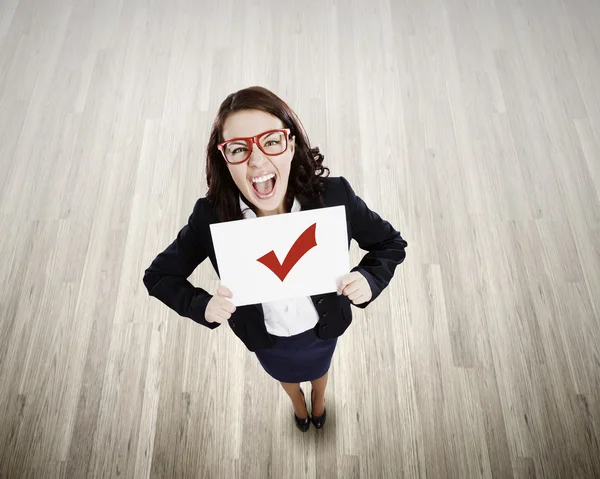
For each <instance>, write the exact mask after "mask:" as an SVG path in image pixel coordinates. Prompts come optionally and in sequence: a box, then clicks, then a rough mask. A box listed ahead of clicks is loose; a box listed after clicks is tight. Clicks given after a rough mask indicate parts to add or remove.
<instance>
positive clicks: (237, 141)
mask: <svg viewBox="0 0 600 479" xmlns="http://www.w3.org/2000/svg"><path fill="white" fill-rule="evenodd" d="M280 129H281V128H269V129H268V130H265V131H263V132H261V133H258V135H262V134H263V133H266V132H267V131H268V132H270V133H271V134H273V133H277V132H276V131H271V130H280ZM245 138H250V137H248V136H247V137H245ZM229 141H231V143H232V144H235V143H240V144H245V142H244V141H242V140H234V141H232V140H223V142H229Z"/></svg>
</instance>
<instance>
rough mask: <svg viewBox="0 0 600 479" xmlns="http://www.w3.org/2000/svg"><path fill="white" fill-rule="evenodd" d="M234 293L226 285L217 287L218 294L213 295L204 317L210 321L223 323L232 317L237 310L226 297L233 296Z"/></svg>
mask: <svg viewBox="0 0 600 479" xmlns="http://www.w3.org/2000/svg"><path fill="white" fill-rule="evenodd" d="M232 296H233V294H232V293H231V291H229V289H227V288H226V287H225V286H223V285H220V286H219V287H218V288H217V294H216V295H215V296H213V297H212V298H211V299H210V301H209V302H208V305H207V306H206V312H205V313H204V317H205V318H206V321H208V322H209V323H222V322H223V321H227V320H228V319H229V318H231V315H232V314H233V313H234V312H235V306H234V305H233V304H232V303H231V302H230V301H228V300H227V299H226V298H231V297H232Z"/></svg>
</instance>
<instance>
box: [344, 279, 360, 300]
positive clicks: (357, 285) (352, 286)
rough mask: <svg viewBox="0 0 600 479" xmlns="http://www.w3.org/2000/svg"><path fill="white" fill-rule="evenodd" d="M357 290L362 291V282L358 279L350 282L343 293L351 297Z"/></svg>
mask: <svg viewBox="0 0 600 479" xmlns="http://www.w3.org/2000/svg"><path fill="white" fill-rule="evenodd" d="M355 291H360V283H358V282H357V281H354V282H353V283H350V284H349V285H348V286H346V287H345V288H344V290H343V291H342V294H343V295H344V296H348V297H349V296H350V295H351V294H352V293H354V292H355Z"/></svg>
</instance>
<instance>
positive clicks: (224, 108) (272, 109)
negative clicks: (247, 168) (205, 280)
mask: <svg viewBox="0 0 600 479" xmlns="http://www.w3.org/2000/svg"><path fill="white" fill-rule="evenodd" d="M240 110H262V111H264V112H265V113H269V114H271V115H273V116H275V117H277V118H279V119H280V120H281V121H282V123H283V128H289V129H290V134H291V135H294V136H295V139H296V140H295V141H296V147H295V150H294V158H293V161H292V164H291V168H290V176H289V181H288V186H287V191H286V195H285V207H286V211H290V210H291V207H292V204H293V202H294V197H296V196H298V197H299V198H305V199H308V200H317V201H318V203H319V204H320V205H321V206H323V192H324V189H325V185H324V183H323V181H322V179H321V178H322V177H326V176H329V168H327V167H326V166H323V159H324V156H323V154H321V153H320V152H319V148H318V147H314V148H312V147H311V146H310V142H309V139H308V136H307V134H306V132H305V131H304V128H303V126H302V123H301V122H300V119H299V118H298V117H297V115H296V114H295V113H294V112H293V110H292V109H291V108H290V107H289V106H288V105H287V104H286V103H285V102H284V101H283V100H282V99H281V98H279V97H278V96H277V95H275V94H274V93H273V92H271V91H269V90H267V89H266V88H264V87H261V86H253V87H249V88H244V89H243V90H239V91H237V92H235V93H231V94H230V95H228V96H227V98H225V100H224V101H223V103H221V106H220V107H219V111H218V113H217V116H216V118H215V120H214V122H213V125H212V129H211V132H210V139H209V141H208V146H207V147H206V182H207V184H208V192H207V193H206V197H207V198H208V199H209V200H211V201H212V202H213V204H214V206H215V210H216V212H217V215H218V216H219V220H220V221H231V220H238V219H242V218H243V215H242V210H241V208H240V204H239V195H240V191H239V189H238V187H237V186H236V184H235V183H234V181H233V178H232V177H231V173H230V172H229V169H228V168H227V164H226V163H225V159H224V158H223V156H222V155H221V152H220V151H219V149H218V148H217V145H218V144H219V143H221V142H223V141H224V139H223V125H224V124H225V120H226V119H227V117H228V116H229V115H231V114H232V113H234V112H237V111H240ZM249 206H250V208H251V209H252V210H253V211H254V212H255V213H256V207H255V206H254V205H253V204H250V205H249Z"/></svg>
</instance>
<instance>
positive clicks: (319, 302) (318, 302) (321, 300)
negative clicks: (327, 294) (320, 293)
mask: <svg viewBox="0 0 600 479" xmlns="http://www.w3.org/2000/svg"><path fill="white" fill-rule="evenodd" d="M323 301H325V300H324V299H323V298H321V299H320V300H319V301H317V304H321V303H322V302H323Z"/></svg>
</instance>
